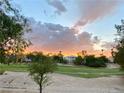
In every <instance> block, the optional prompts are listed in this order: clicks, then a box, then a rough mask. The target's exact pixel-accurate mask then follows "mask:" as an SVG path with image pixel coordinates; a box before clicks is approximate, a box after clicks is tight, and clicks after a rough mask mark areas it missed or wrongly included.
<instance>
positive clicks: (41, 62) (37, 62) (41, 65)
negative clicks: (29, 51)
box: [29, 53, 56, 93]
mask: <svg viewBox="0 0 124 93" xmlns="http://www.w3.org/2000/svg"><path fill="white" fill-rule="evenodd" d="M35 56H36V57H35V58H34V60H33V61H34V62H33V63H32V64H31V65H30V66H29V71H30V75H31V76H32V77H33V79H34V81H35V82H36V83H37V84H38V85H39V87H40V93H42V90H43V86H46V85H48V81H49V78H48V76H47V74H48V73H52V72H53V71H54V70H55V68H56V64H55V63H54V62H53V61H52V59H51V58H50V57H47V56H44V55H43V54H42V55H41V53H37V54H36V55H35Z"/></svg>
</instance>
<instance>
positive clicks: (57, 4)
mask: <svg viewBox="0 0 124 93" xmlns="http://www.w3.org/2000/svg"><path fill="white" fill-rule="evenodd" d="M47 3H48V4H49V5H51V6H52V7H54V8H55V9H56V11H55V13H57V14H59V15H61V13H62V12H66V11H67V9H66V7H65V6H64V5H63V3H62V2H61V1H60V0H47Z"/></svg>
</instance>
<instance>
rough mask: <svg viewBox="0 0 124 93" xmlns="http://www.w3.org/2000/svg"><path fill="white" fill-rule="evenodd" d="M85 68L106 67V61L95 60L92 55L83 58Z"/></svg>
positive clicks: (99, 58) (100, 58) (101, 59)
mask: <svg viewBox="0 0 124 93" xmlns="http://www.w3.org/2000/svg"><path fill="white" fill-rule="evenodd" d="M85 60H86V63H85V65H86V66H89V67H106V64H105V63H106V59H104V57H98V58H96V57H95V56H94V55H90V56H86V57H85Z"/></svg>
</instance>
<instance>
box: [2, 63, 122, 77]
mask: <svg viewBox="0 0 124 93" xmlns="http://www.w3.org/2000/svg"><path fill="white" fill-rule="evenodd" d="M3 71H18V72H20V71H21V72H25V71H28V65H26V64H10V65H3V64H0V72H3ZM55 73H60V74H66V75H71V76H77V77H82V78H96V77H103V76H105V77H106V76H118V75H124V71H120V69H119V68H112V69H109V68H91V67H84V66H58V68H57V70H56V71H55Z"/></svg>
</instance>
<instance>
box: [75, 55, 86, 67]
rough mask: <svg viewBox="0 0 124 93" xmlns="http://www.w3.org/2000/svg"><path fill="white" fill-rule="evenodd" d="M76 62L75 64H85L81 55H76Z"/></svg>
mask: <svg viewBox="0 0 124 93" xmlns="http://www.w3.org/2000/svg"><path fill="white" fill-rule="evenodd" d="M74 64H75V65H82V64H84V60H83V58H82V57H81V56H78V57H76V59H75V60H74Z"/></svg>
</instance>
